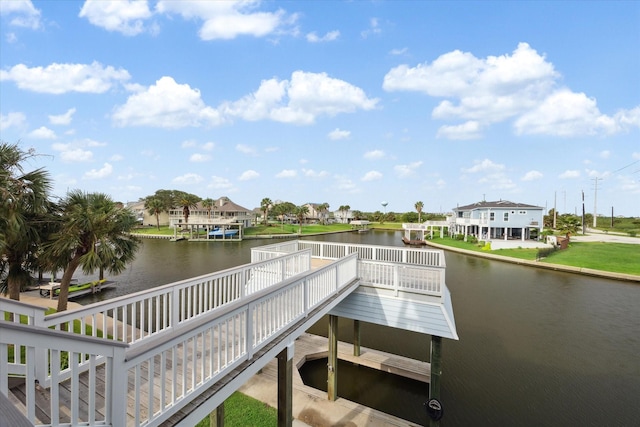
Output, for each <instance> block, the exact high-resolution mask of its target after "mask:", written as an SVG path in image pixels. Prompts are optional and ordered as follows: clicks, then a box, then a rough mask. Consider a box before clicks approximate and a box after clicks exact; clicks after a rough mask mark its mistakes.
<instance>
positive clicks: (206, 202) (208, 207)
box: [202, 197, 216, 219]
mask: <svg viewBox="0 0 640 427" xmlns="http://www.w3.org/2000/svg"><path fill="white" fill-rule="evenodd" d="M215 205H216V201H215V200H213V199H212V198H210V197H207V198H206V199H204V200H203V201H202V207H203V208H205V209H206V210H207V217H208V218H209V219H211V209H213V207H214V206H215Z"/></svg>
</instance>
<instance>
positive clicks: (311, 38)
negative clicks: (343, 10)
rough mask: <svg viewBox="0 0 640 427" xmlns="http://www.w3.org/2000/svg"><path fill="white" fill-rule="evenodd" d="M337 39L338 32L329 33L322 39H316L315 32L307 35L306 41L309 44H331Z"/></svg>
mask: <svg viewBox="0 0 640 427" xmlns="http://www.w3.org/2000/svg"><path fill="white" fill-rule="evenodd" d="M338 37H340V31H338V30H334V31H329V32H328V33H327V34H325V35H324V36H322V37H318V35H317V34H316V33H315V32H312V33H309V34H307V41H308V42H310V43H320V42H332V41H334V40H337V39H338Z"/></svg>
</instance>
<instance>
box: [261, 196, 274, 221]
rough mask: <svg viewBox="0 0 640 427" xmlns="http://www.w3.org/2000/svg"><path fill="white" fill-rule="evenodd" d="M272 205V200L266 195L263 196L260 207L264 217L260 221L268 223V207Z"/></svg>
mask: <svg viewBox="0 0 640 427" xmlns="http://www.w3.org/2000/svg"><path fill="white" fill-rule="evenodd" d="M272 205H273V202H272V201H271V199H270V198H268V197H265V198H264V199H262V201H261V202H260V209H261V210H262V212H263V213H264V219H263V220H262V222H263V223H264V224H268V223H269V209H270V208H271V206H272Z"/></svg>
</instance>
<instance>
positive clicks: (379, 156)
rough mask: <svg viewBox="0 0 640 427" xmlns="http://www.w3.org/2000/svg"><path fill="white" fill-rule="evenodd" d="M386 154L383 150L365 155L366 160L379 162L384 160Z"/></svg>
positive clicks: (368, 152)
mask: <svg viewBox="0 0 640 427" xmlns="http://www.w3.org/2000/svg"><path fill="white" fill-rule="evenodd" d="M384 156H385V153H384V151H382V150H371V151H367V152H366V153H364V156H363V157H364V158H365V159H367V160H378V159H382V158H384Z"/></svg>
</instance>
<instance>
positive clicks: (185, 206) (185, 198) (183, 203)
mask: <svg viewBox="0 0 640 427" xmlns="http://www.w3.org/2000/svg"><path fill="white" fill-rule="evenodd" d="M177 196H178V198H177V203H176V204H177V206H179V207H181V208H182V215H184V223H185V224H188V223H189V214H190V213H191V209H195V208H196V207H198V202H199V201H200V200H201V199H200V197H198V196H196V195H194V194H189V193H184V192H182V193H181V194H178V195H177Z"/></svg>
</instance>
